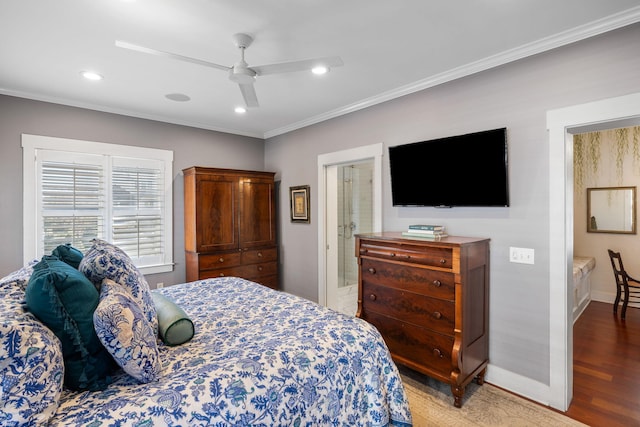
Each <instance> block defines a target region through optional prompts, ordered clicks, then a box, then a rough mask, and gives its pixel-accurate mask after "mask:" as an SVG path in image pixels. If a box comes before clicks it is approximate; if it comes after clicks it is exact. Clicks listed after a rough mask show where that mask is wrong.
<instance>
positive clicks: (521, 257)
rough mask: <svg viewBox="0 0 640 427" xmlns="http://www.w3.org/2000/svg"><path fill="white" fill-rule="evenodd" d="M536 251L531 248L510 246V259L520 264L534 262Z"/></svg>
mask: <svg viewBox="0 0 640 427" xmlns="http://www.w3.org/2000/svg"><path fill="white" fill-rule="evenodd" d="M534 256H535V251H534V250H533V249H531V248H516V247H513V246H511V247H510V248H509V261H510V262H517V263H520V264H534Z"/></svg>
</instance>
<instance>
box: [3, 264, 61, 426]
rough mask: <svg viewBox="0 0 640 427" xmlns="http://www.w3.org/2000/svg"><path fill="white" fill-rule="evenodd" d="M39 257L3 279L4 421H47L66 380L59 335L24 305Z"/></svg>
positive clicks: (22, 423) (18, 423)
mask: <svg viewBox="0 0 640 427" xmlns="http://www.w3.org/2000/svg"><path fill="white" fill-rule="evenodd" d="M35 264H37V260H35V261H33V262H30V263H28V264H27V265H26V266H25V267H23V268H21V269H20V270H17V271H15V272H13V273H11V274H9V275H8V276H5V277H4V278H2V279H0V313H2V317H1V318H0V425H3V426H5V425H6V426H13V425H15V426H40V425H47V423H48V421H49V419H50V418H51V417H52V416H53V415H54V413H55V412H56V410H57V408H58V405H59V400H60V395H61V393H62V388H63V382H64V360H63V356H62V346H61V344H60V340H59V339H58V338H57V337H56V336H55V334H54V333H53V332H51V330H50V329H49V328H47V327H46V326H44V325H43V324H42V323H41V322H40V321H38V319H36V318H35V316H33V314H31V313H26V312H25V311H24V309H23V305H24V303H25V298H24V287H26V284H27V282H28V281H29V276H30V275H31V272H32V271H33V266H34V265H35Z"/></svg>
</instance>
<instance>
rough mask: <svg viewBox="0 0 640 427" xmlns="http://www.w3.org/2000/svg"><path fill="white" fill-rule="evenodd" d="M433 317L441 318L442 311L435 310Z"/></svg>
mask: <svg viewBox="0 0 640 427" xmlns="http://www.w3.org/2000/svg"><path fill="white" fill-rule="evenodd" d="M433 317H434V318H436V319H440V318H441V317H442V313H440V312H439V311H434V312H433Z"/></svg>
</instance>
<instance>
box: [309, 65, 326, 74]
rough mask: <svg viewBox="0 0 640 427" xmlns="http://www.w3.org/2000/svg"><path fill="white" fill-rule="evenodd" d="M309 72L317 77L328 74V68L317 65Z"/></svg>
mask: <svg viewBox="0 0 640 427" xmlns="http://www.w3.org/2000/svg"><path fill="white" fill-rule="evenodd" d="M311 72H312V73H313V74H317V75H319V76H320V75H322V74H327V73H328V72H329V68H328V67H326V66H324V65H318V66H316V67H313V68H312V69H311Z"/></svg>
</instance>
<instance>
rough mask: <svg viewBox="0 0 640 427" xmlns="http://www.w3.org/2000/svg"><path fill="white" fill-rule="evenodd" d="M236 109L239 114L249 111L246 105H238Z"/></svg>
mask: <svg viewBox="0 0 640 427" xmlns="http://www.w3.org/2000/svg"><path fill="white" fill-rule="evenodd" d="M234 111H235V112H236V113H238V114H244V113H246V112H247V109H246V108H244V107H236V108H235V110H234Z"/></svg>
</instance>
